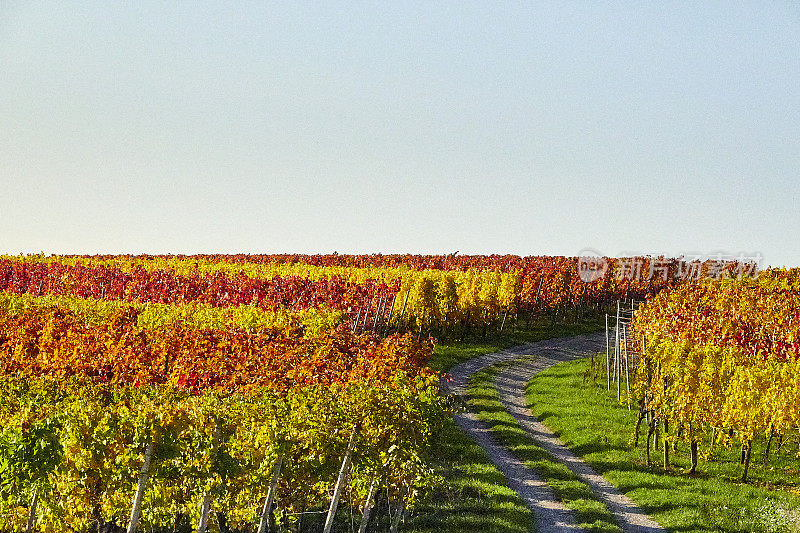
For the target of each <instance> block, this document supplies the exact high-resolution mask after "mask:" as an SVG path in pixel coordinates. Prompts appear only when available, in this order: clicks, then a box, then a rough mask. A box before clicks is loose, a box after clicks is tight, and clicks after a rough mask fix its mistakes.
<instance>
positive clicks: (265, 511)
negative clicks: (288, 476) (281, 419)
mask: <svg viewBox="0 0 800 533" xmlns="http://www.w3.org/2000/svg"><path fill="white" fill-rule="evenodd" d="M282 467H283V454H280V455H279V456H278V458H277V459H275V465H274V466H273V467H272V479H271V480H270V482H269V489H267V497H266V498H265V499H264V506H263V507H262V508H261V520H260V521H259V523H258V533H267V530H268V529H269V523H270V518H271V517H272V500H274V499H275V492H276V491H277V488H278V478H279V477H280V475H281V468H282Z"/></svg>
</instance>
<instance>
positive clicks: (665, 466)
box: [664, 417, 669, 470]
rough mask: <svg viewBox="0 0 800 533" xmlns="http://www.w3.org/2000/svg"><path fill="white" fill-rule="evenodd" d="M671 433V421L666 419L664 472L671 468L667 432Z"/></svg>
mask: <svg viewBox="0 0 800 533" xmlns="http://www.w3.org/2000/svg"><path fill="white" fill-rule="evenodd" d="M668 431H669V421H668V420H667V418H666V417H664V470H667V469H668V468H669V442H668V441H667V432H668Z"/></svg>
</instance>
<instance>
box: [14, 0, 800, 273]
mask: <svg viewBox="0 0 800 533" xmlns="http://www.w3.org/2000/svg"><path fill="white" fill-rule="evenodd" d="M799 43H800V4H798V3H797V2H786V3H781V2H753V3H738V2H720V3H713V2H685V3H679V2H635V3H606V2H603V3H600V2H574V3H573V2H560V1H559V2H552V3H548V2H507V3H500V2H484V1H480V2H461V1H454V2H446V3H439V2H429V1H424V2H418V3H415V2H405V1H404V2H394V3H388V2H374V3H350V2H318V3H313V4H312V3H304V2H286V3H275V2H269V3H268V2H253V3H244V2H227V1H225V2H222V1H221V2H207V3H202V4H201V3H199V2H185V3H173V2H145V1H141V2H124V3H123V2H97V3H94V2H74V3H71V2H56V3H46V2H43V3H33V2H24V1H20V2H16V1H14V0H11V1H8V0H6V1H4V2H0V250H1V251H4V252H11V253H17V252H38V251H40V250H41V251H44V252H46V253H63V252H86V253H94V252H152V253H167V252H173V253H193V252H292V251H297V252H331V251H334V250H338V251H339V252H340V253H341V252H377V251H382V252H398V251H409V252H433V253H448V252H453V251H455V250H460V251H461V252H462V253H468V252H472V253H491V252H498V253H503V252H509V253H518V254H523V255H528V254H565V255H574V254H577V253H578V252H579V251H580V250H581V249H582V248H585V247H592V248H595V249H597V250H599V251H601V252H603V253H606V254H610V255H616V254H620V253H623V252H641V253H648V252H652V253H661V252H665V253H671V254H678V253H682V252H701V253H711V252H716V251H728V252H732V253H736V252H747V253H749V252H761V253H762V254H763V255H764V258H765V264H771V265H784V264H785V265H789V266H800V216H798V206H799V205H800V194H798V188H799V187H800V44H799Z"/></svg>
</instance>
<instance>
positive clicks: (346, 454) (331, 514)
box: [322, 428, 356, 533]
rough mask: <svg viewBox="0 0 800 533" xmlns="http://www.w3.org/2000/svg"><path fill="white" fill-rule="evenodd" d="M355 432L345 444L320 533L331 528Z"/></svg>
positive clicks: (351, 454) (350, 455)
mask: <svg viewBox="0 0 800 533" xmlns="http://www.w3.org/2000/svg"><path fill="white" fill-rule="evenodd" d="M355 436H356V431H355V428H354V429H353V432H352V433H350V440H349V441H348V442H347V449H346V450H345V452H344V459H342V467H341V468H340V469H339V477H338V478H336V486H335V487H334V488H333V497H332V498H331V505H330V507H329V508H328V517H327V518H326V519H325V527H324V528H323V529H322V533H330V531H331V527H333V519H334V517H335V516H336V508H337V507H338V506H339V498H340V497H341V495H342V487H344V481H345V479H346V478H347V472H348V470H350V460H351V459H352V457H353V440H354V439H355Z"/></svg>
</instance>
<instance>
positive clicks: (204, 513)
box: [197, 421, 222, 533]
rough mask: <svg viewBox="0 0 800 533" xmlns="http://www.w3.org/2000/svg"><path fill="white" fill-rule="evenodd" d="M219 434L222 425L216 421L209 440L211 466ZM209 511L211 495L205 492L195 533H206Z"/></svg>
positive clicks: (213, 461) (217, 447)
mask: <svg viewBox="0 0 800 533" xmlns="http://www.w3.org/2000/svg"><path fill="white" fill-rule="evenodd" d="M221 433H222V424H221V423H219V421H218V422H217V424H216V427H215V428H214V436H213V437H212V438H211V450H212V454H213V455H212V458H211V463H212V466H213V464H214V463H215V462H216V457H217V453H218V450H219V440H220V434H221ZM210 511H211V493H210V492H207V493H206V495H205V496H203V504H202V506H201V507H200V524H199V525H198V526H197V533H206V529H208V515H209V512H210Z"/></svg>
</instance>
